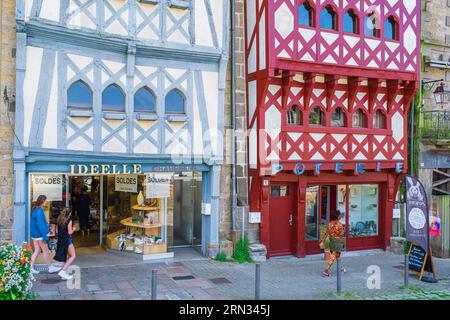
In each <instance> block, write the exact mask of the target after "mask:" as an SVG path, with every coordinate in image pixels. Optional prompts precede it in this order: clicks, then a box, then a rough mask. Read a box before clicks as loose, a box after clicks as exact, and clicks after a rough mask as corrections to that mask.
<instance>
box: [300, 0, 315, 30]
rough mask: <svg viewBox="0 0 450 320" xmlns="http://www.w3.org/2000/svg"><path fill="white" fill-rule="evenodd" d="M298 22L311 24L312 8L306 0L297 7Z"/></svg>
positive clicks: (309, 25) (304, 24)
mask: <svg viewBox="0 0 450 320" xmlns="http://www.w3.org/2000/svg"><path fill="white" fill-rule="evenodd" d="M298 23H299V24H300V25H302V26H308V27H311V26H312V9H311V7H310V6H309V4H308V3H307V2H305V3H303V4H302V5H300V6H299V8H298Z"/></svg>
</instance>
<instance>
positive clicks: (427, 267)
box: [408, 244, 435, 280]
mask: <svg viewBox="0 0 450 320" xmlns="http://www.w3.org/2000/svg"><path fill="white" fill-rule="evenodd" d="M408 267H409V270H411V271H414V272H417V273H418V274H419V280H422V276H423V273H424V271H427V272H431V273H433V275H435V272H434V265H433V260H432V255H431V250H430V254H427V253H426V252H425V250H424V249H423V248H422V247H420V246H418V245H416V244H411V247H410V249H409V266H408Z"/></svg>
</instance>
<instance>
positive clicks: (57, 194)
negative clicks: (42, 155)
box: [31, 174, 63, 201]
mask: <svg viewBox="0 0 450 320" xmlns="http://www.w3.org/2000/svg"><path fill="white" fill-rule="evenodd" d="M31 184H32V186H33V201H36V200H37V198H38V197H39V196H40V195H44V196H46V197H47V200H49V201H62V193H63V176H62V175H60V174H58V175H35V176H33V178H32V181H31Z"/></svg>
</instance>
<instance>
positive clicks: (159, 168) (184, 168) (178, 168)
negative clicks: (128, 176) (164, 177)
mask: <svg viewBox="0 0 450 320" xmlns="http://www.w3.org/2000/svg"><path fill="white" fill-rule="evenodd" d="M194 169H195V167H193V166H157V167H154V168H153V171H154V172H186V171H194Z"/></svg>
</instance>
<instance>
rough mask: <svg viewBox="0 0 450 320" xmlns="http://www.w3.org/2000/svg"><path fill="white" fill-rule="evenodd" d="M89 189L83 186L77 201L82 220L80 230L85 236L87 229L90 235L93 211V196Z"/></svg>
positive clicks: (79, 215)
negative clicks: (90, 221) (90, 194)
mask: <svg viewBox="0 0 450 320" xmlns="http://www.w3.org/2000/svg"><path fill="white" fill-rule="evenodd" d="M87 191H88V188H87V187H86V186H83V188H81V193H80V195H79V196H78V198H77V202H76V209H77V214H78V219H79V220H80V230H81V233H82V234H83V236H84V232H85V231H87V234H88V235H89V215H90V213H91V197H90V196H89V194H88V192H87Z"/></svg>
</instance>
